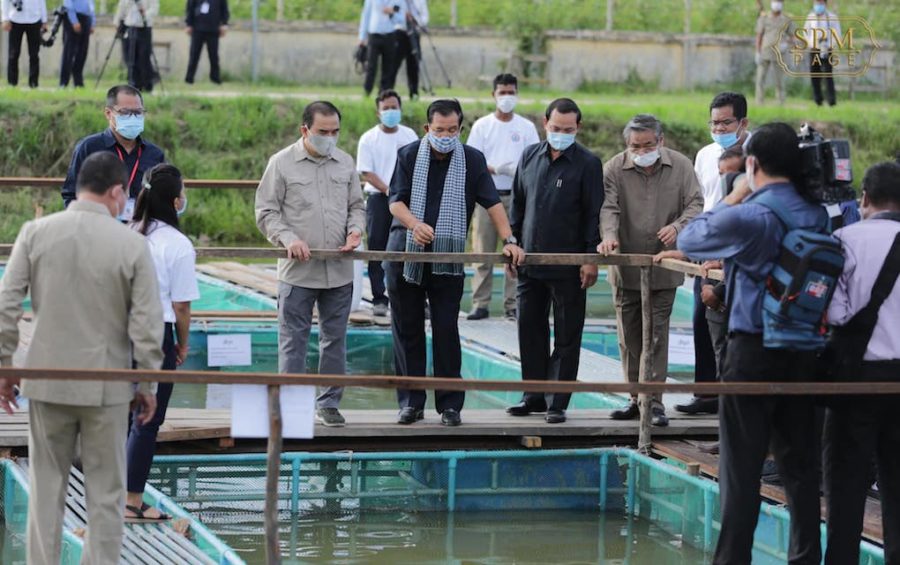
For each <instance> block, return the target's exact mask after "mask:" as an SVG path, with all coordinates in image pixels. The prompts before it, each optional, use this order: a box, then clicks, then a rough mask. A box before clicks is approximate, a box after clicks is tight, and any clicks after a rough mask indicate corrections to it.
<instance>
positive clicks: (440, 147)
mask: <svg viewBox="0 0 900 565" xmlns="http://www.w3.org/2000/svg"><path fill="white" fill-rule="evenodd" d="M458 140H459V136H458V135H451V136H449V137H437V136H436V135H434V134H433V133H431V132H428V143H430V144H431V146H432V147H434V150H435V151H437V152H438V153H450V152H451V151H453V150H454V149H455V148H456V142H457V141H458Z"/></svg>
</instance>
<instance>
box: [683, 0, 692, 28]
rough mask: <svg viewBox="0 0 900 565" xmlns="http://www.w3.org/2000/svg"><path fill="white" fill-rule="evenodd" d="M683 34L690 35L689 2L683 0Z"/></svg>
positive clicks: (688, 0) (689, 0)
mask: <svg viewBox="0 0 900 565" xmlns="http://www.w3.org/2000/svg"><path fill="white" fill-rule="evenodd" d="M684 33H685V35H686V34H688V33H691V0H684Z"/></svg>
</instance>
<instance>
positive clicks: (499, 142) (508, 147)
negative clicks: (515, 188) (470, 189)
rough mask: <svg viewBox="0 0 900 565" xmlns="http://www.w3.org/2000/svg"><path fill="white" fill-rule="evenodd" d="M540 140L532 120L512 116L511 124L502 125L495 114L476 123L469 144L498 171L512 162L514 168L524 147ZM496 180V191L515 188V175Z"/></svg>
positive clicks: (467, 142) (496, 178) (503, 176)
mask: <svg viewBox="0 0 900 565" xmlns="http://www.w3.org/2000/svg"><path fill="white" fill-rule="evenodd" d="M540 141H541V139H540V138H539V137H538V133H537V128H535V127H534V124H533V123H531V120H528V119H526V118H523V117H522V116H520V115H518V114H513V117H512V119H511V120H510V121H508V122H501V121H500V120H498V119H497V115H496V114H495V113H493V112H492V113H490V114H488V115H487V116H484V117H483V118H479V119H478V121H476V122H475V124H474V125H473V126H472V132H471V133H469V139H468V140H466V145H468V146H470V147H474V148H475V149H478V150H479V151H481V152H482V153H484V158H485V159H486V160H487V163H488V165H489V166H491V167H493V168H495V169H496V168H497V167H499V166H500V165H504V164H506V163H512V164H513V169H515V167H516V166H518V164H519V159H520V158H521V157H522V152H523V151H525V148H526V147H528V146H529V145H534V144H535V143H540ZM514 174H515V172H514ZM493 178H494V184H495V185H496V186H497V190H511V189H512V182H513V177H512V176H506V175H493Z"/></svg>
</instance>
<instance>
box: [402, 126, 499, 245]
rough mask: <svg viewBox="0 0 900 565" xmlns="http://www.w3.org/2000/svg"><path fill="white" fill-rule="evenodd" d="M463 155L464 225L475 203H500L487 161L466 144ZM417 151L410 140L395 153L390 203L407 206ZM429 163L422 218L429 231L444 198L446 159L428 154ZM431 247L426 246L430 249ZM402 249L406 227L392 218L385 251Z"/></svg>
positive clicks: (470, 217) (490, 204)
mask: <svg viewBox="0 0 900 565" xmlns="http://www.w3.org/2000/svg"><path fill="white" fill-rule="evenodd" d="M463 149H464V150H465V152H466V226H467V227H468V225H469V223H470V222H471V220H472V212H473V211H474V210H475V204H479V205H481V206H483V207H484V208H490V207H491V206H494V205H495V204H499V203H500V195H499V194H497V187H496V186H494V179H492V178H491V174H490V173H489V172H488V168H487V161H485V159H484V154H483V153H482V152H481V151H479V150H477V149H474V148H472V147H469V146H468V145H463ZM418 152H419V142H418V141H414V142H413V143H410V144H409V145H405V146H403V147H401V148H400V151H399V152H398V153H397V166H396V167H394V176H393V177H392V178H391V191H390V202H391V203H392V204H393V203H394V202H403V203H404V204H406V206H407V207H409V206H410V199H411V197H412V178H413V170H414V169H415V167H416V155H417V154H418ZM429 154H430V155H431V163H430V164H429V165H428V187H427V193H426V195H425V217H424V218H423V221H424V222H425V223H426V224H428V225H429V226H431V227H432V228H434V227H436V226H437V219H438V211H439V210H440V207H441V198H442V197H443V195H444V180H445V179H446V178H447V171H449V170H450V157H451V156H452V153H451V154H449V155H448V156H447V158H446V159H436V158H435V156H434V153H433V152H431V151H429ZM430 247H431V246H428V247H426V248H425V249H426V250H430ZM405 249H406V228H405V227H404V226H403V224H401V223H400V220H398V219H396V218H394V221H393V223H392V224H391V234H390V237H389V238H388V244H387V250H388V251H404V250H405Z"/></svg>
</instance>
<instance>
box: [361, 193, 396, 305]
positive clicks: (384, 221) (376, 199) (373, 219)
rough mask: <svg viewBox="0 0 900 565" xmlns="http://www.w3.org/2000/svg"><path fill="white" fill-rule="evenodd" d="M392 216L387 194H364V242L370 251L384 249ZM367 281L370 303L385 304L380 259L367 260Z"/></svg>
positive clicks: (386, 300) (382, 271)
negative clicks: (370, 296)
mask: <svg viewBox="0 0 900 565" xmlns="http://www.w3.org/2000/svg"><path fill="white" fill-rule="evenodd" d="M393 219H394V217H393V216H392V215H391V211H390V208H389V203H388V196H387V194H380V193H379V194H368V195H367V196H366V233H367V235H366V242H367V246H368V248H369V250H370V251H384V250H385V249H386V248H387V240H388V234H389V233H390V231H391V222H392V221H393ZM369 283H370V284H371V285H372V303H373V304H387V303H388V299H387V297H386V296H385V295H384V288H385V287H384V268H383V267H382V264H381V261H369Z"/></svg>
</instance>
